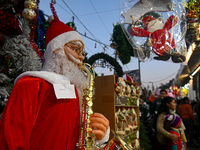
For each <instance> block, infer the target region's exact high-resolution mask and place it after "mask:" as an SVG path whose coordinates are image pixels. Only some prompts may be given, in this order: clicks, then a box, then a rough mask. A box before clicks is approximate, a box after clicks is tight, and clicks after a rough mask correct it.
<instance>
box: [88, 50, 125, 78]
mask: <svg viewBox="0 0 200 150" xmlns="http://www.w3.org/2000/svg"><path fill="white" fill-rule="evenodd" d="M99 59H103V61H101V62H100V63H101V65H100V66H103V67H107V66H108V68H113V67H114V70H115V71H116V74H117V76H119V77H121V76H122V75H123V74H124V73H123V70H122V67H121V66H120V64H119V63H118V62H117V61H116V60H115V59H114V58H112V57H110V56H109V55H107V54H105V53H97V54H94V55H92V56H91V57H90V58H89V59H88V61H87V63H89V64H90V65H97V64H95V61H97V60H99ZM107 62H108V63H109V64H110V65H108V64H107ZM106 64H107V65H106ZM112 66H113V67H112Z"/></svg>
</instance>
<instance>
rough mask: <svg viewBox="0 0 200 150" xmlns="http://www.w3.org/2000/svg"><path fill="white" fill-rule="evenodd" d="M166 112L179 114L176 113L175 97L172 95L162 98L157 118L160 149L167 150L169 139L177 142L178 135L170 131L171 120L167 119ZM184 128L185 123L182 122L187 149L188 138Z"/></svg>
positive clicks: (182, 134)
mask: <svg viewBox="0 0 200 150" xmlns="http://www.w3.org/2000/svg"><path fill="white" fill-rule="evenodd" d="M166 114H172V115H177V116H178V114H176V102H175V99H174V98H172V97H164V98H163V99H162V102H161V105H160V106H159V108H158V119H157V126H156V129H157V141H158V143H159V144H158V149H162V150H167V148H168V145H167V142H168V140H172V141H173V142H175V143H177V142H178V136H177V135H175V134H172V133H170V132H169V131H170V124H169V122H167V121H165V118H164V116H165V115H166ZM184 130H185V127H184V125H183V123H182V122H181V128H180V129H179V131H180V137H181V139H182V141H183V143H184V147H185V149H186V143H187V139H186V136H185V133H184Z"/></svg>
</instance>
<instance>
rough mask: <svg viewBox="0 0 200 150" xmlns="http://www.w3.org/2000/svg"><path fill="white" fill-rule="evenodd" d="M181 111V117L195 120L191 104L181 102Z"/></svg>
mask: <svg viewBox="0 0 200 150" xmlns="http://www.w3.org/2000/svg"><path fill="white" fill-rule="evenodd" d="M179 113H180V115H181V118H184V119H189V120H194V115H193V110H192V106H191V105H190V104H181V105H180V106H179Z"/></svg>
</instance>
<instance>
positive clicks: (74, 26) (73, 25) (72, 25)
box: [66, 22, 77, 31]
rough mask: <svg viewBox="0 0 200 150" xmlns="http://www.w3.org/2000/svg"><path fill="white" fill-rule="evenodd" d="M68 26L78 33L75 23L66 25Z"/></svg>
mask: <svg viewBox="0 0 200 150" xmlns="http://www.w3.org/2000/svg"><path fill="white" fill-rule="evenodd" d="M66 25H68V26H69V27H71V28H72V29H74V31H76V29H77V28H76V25H75V23H74V22H68V23H66Z"/></svg>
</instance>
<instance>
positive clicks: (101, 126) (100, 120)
mask: <svg viewBox="0 0 200 150" xmlns="http://www.w3.org/2000/svg"><path fill="white" fill-rule="evenodd" d="M91 126H92V128H93V130H92V133H93V134H95V135H96V138H97V140H101V139H103V138H104V136H105V134H106V131H107V129H108V127H109V121H108V119H107V118H106V117H105V116H104V115H102V114H100V113H94V115H93V116H92V118H91Z"/></svg>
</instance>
